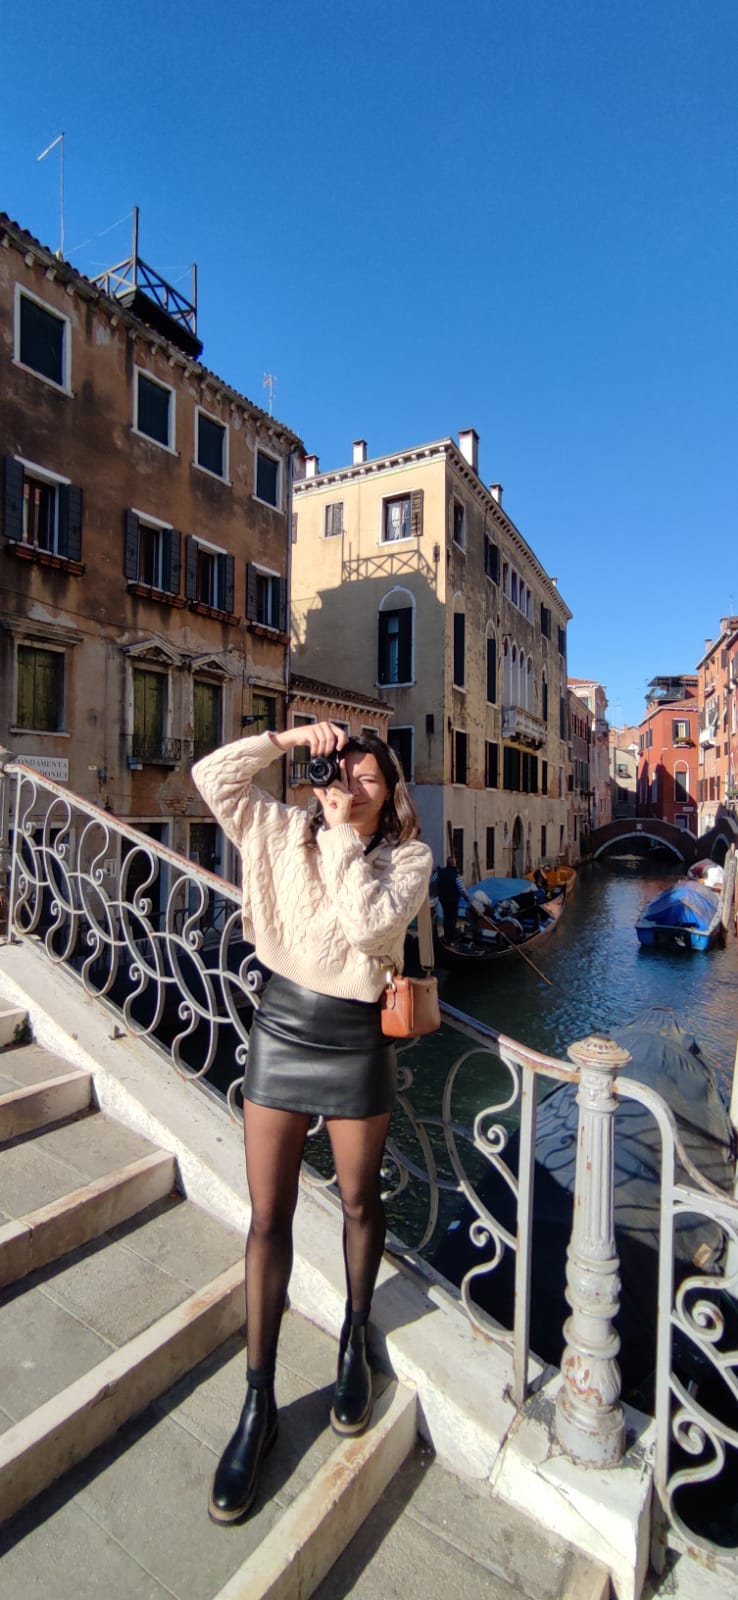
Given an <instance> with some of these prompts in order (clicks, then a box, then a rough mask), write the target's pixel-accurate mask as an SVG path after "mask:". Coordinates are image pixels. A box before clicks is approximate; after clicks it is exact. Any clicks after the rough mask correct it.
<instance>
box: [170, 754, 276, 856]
mask: <svg viewBox="0 0 738 1600" xmlns="http://www.w3.org/2000/svg"><path fill="white" fill-rule="evenodd" d="M279 754H280V749H279V747H278V746H277V745H275V743H274V740H273V738H272V735H271V734H270V733H258V734H255V735H252V736H251V738H249V739H235V740H234V741H233V743H232V744H225V745H223V746H222V748H221V749H220V750H214V751H213V752H212V754H211V755H209V756H203V758H202V760H201V761H196V762H195V765H194V767H193V768H192V781H193V783H194V785H195V787H196V788H197V789H199V791H200V794H201V795H202V797H203V800H204V801H205V804H206V805H208V806H209V807H210V810H211V811H212V813H213V816H214V817H215V819H216V821H217V822H219V823H220V826H221V828H222V829H223V831H224V833H227V835H228V838H229V839H231V840H232V842H233V843H234V844H235V845H237V846H238V847H239V849H240V847H241V845H242V842H243V837H244V834H245V832H246V829H247V827H248V826H249V825H250V822H251V821H252V820H253V811H254V807H255V806H256V805H257V804H259V803H263V804H265V805H270V806H280V802H279V801H278V800H275V799H274V798H273V796H272V795H268V794H265V793H264V791H263V790H261V789H257V788H256V786H255V784H254V782H253V779H254V778H255V776H256V774H257V773H258V772H261V770H262V768H264V767H268V766H270V765H271V763H272V762H273V761H276V760H277V758H278V756H279ZM281 809H282V810H286V809H287V808H286V807H281Z"/></svg>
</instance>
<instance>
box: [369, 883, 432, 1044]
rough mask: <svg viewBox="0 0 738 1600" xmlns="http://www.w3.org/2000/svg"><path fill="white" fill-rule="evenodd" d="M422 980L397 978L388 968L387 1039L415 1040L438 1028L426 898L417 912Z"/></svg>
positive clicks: (384, 1009)
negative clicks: (422, 970) (422, 969)
mask: <svg viewBox="0 0 738 1600" xmlns="http://www.w3.org/2000/svg"><path fill="white" fill-rule="evenodd" d="M418 948H419V952H420V964H421V966H422V967H423V968H424V969H425V971H424V975H423V977H422V978H405V977H400V976H399V975H398V974H397V973H395V972H394V971H393V969H392V968H391V967H390V968H388V971H387V981H386V984H385V989H384V993H383V995H382V1032H383V1033H384V1034H386V1036H387V1038H388V1039H417V1038H421V1037H422V1035H423V1034H425V1033H435V1031H436V1028H440V1026H441V1009H440V1006H439V1004H438V984H437V982H436V980H435V978H434V977H433V973H432V967H433V930H432V927H431V915H430V901H429V900H428V898H427V896H426V899H425V901H424V903H423V905H422V906H421V908H420V910H419V912H418Z"/></svg>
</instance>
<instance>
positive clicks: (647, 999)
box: [443, 860, 738, 1091]
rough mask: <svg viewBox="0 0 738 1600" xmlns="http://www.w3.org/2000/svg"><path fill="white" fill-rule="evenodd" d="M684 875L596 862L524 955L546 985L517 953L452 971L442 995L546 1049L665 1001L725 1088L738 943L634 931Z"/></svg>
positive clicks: (735, 1010)
mask: <svg viewBox="0 0 738 1600" xmlns="http://www.w3.org/2000/svg"><path fill="white" fill-rule="evenodd" d="M678 876H679V874H678V873H677V872H675V871H673V870H672V871H670V870H669V868H668V867H667V866H665V865H664V864H663V863H662V861H661V860H659V865H658V867H657V868H656V869H655V870H654V869H653V868H648V867H646V868H645V870H643V869H638V870H635V871H634V870H629V869H625V868H622V867H620V868H618V867H616V866H614V865H613V866H602V865H599V864H596V865H593V866H591V867H583V868H581V869H580V871H579V872H578V874H577V883H576V887H575V888H574V890H573V891H572V893H571V895H570V897H569V901H568V904H567V905H566V907H565V910H564V914H563V917H562V918H561V921H560V923H559V925H558V927H557V929H556V931H555V932H554V933H553V934H552V935H551V936H550V938H548V939H544V940H542V941H540V942H538V943H537V944H535V945H534V946H533V948H532V949H531V950H530V951H529V952H527V953H529V954H530V956H531V958H532V959H533V960H534V961H535V964H536V966H537V967H539V968H540V971H541V972H542V973H544V974H545V976H546V977H547V978H549V979H550V980H551V983H550V987H549V985H547V984H546V983H544V982H543V980H542V979H541V978H540V977H539V976H538V975H537V974H536V973H535V972H533V971H532V970H531V968H530V967H529V966H528V965H527V964H526V962H525V961H524V960H523V959H522V957H521V956H520V955H516V954H515V953H514V952H513V951H511V952H510V954H509V955H508V956H505V957H504V958H503V959H502V960H500V961H497V962H495V963H494V966H493V967H490V968H488V969H487V970H483V971H481V972H476V973H467V972H464V973H456V972H454V973H449V974H448V976H447V978H446V979H445V982H444V986H443V999H444V1000H447V1001H448V1002H449V1004H451V1005H454V1006H457V1007H458V1008H459V1010H461V1011H466V1012H468V1013H469V1014H470V1015H471V1016H473V1017H476V1018H477V1019H478V1020H479V1021H481V1022H486V1023H489V1024H491V1025H492V1027H495V1028H498V1029H499V1030H500V1032H501V1033H506V1034H509V1035H510V1036H511V1037H512V1038H514V1039H519V1040H520V1041H521V1043H523V1044H527V1045H529V1046H531V1047H532V1048H534V1049H537V1050H543V1051H545V1052H546V1053H547V1054H548V1055H553V1056H562V1057H565V1056H566V1049H567V1046H568V1045H570V1044H572V1043H573V1042H574V1040H576V1039H583V1038H584V1037H585V1035H586V1034H588V1033H592V1032H594V1031H605V1032H607V1031H608V1030H609V1029H611V1028H616V1027H620V1026H622V1025H623V1024H624V1023H626V1022H631V1021H632V1020H633V1018H634V1017H635V1016H637V1014H638V1013H639V1012H640V1011H643V1010H644V1009H645V1008H646V1007H647V1006H669V1007H671V1009H672V1010H673V1011H674V1012H675V1013H676V1016H677V1020H678V1021H679V1022H680V1023H681V1024H682V1026H683V1027H685V1028H687V1029H689V1030H690V1031H691V1032H692V1033H693V1034H694V1036H695V1038H696V1039H697V1042H698V1043H699V1045H700V1047H701V1048H702V1051H703V1053H704V1055H705V1056H706V1058H707V1060H708V1061H709V1062H710V1063H711V1065H712V1066H714V1068H715V1070H716V1071H717V1072H718V1073H719V1075H720V1077H721V1079H722V1081H723V1083H724V1085H725V1086H726V1088H727V1089H728V1091H729V1088H730V1083H731V1079H732V1074H733V1064H734V1059H735V1052H736V1039H737V1037H738V940H736V938H735V937H734V935H733V933H732V931H731V932H729V933H728V936H727V939H726V944H725V947H724V948H722V949H721V948H720V947H718V948H715V949H713V950H710V951H706V952H704V953H697V952H689V951H684V950H669V949H657V950H641V947H640V945H639V943H638V939H637V936H636V931H635V924H636V922H637V920H638V917H639V915H640V913H641V911H642V910H643V908H644V907H645V906H646V905H647V903H648V901H649V900H652V899H654V897H655V896H656V895H657V894H659V893H660V891H661V890H662V889H663V888H665V887H666V886H667V885H668V884H670V883H673V882H674V880H675V878H676V877H678Z"/></svg>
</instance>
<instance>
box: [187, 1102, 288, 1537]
mask: <svg viewBox="0 0 738 1600" xmlns="http://www.w3.org/2000/svg"><path fill="white" fill-rule="evenodd" d="M310 1120H311V1119H310V1117H306V1116H302V1115H301V1114H300V1113H299V1112H292V1111H277V1110H273V1109H271V1108H270V1107H267V1106H258V1105H255V1104H254V1103H253V1101H250V1100H247V1101H244V1118H243V1126H244V1145H245V1149H246V1174H247V1177H248V1185H249V1193H250V1196H251V1226H250V1228H249V1237H248V1241H247V1244H246V1350H247V1362H248V1365H247V1369H246V1371H247V1379H248V1384H247V1389H246V1399H245V1402H244V1406H243V1410H242V1411H241V1415H240V1417H239V1419H238V1423H237V1426H236V1431H235V1433H234V1434H233V1436H232V1438H231V1439H229V1441H228V1444H227V1445H226V1448H225V1450H224V1451H223V1454H222V1456H221V1458H220V1461H219V1462H218V1466H217V1470H216V1473H215V1478H214V1480H213V1487H212V1489H211V1492H210V1504H209V1507H208V1509H209V1512H210V1516H211V1517H212V1519H213V1521H214V1522H238V1521H239V1520H240V1518H241V1517H243V1516H245V1514H246V1512H247V1511H248V1509H249V1507H250V1505H251V1503H252V1501H253V1499H254V1496H255V1494H256V1488H257V1476H258V1471H259V1467H260V1465H261V1461H262V1458H263V1457H264V1456H265V1455H266V1452H267V1450H268V1449H269V1448H270V1446H271V1445H272V1444H273V1443H274V1440H275V1439H276V1436H277V1407H276V1402H275V1399H274V1368H275V1364H276V1359H277V1340H278V1338H279V1326H280V1322H281V1320H282V1312H283V1310H284V1303H285V1298H286V1295H287V1285H288V1283H289V1278H290V1270H291V1267H292V1218H293V1216H294V1211H295V1206H296V1204H297V1189H298V1182H299V1177H300V1162H301V1161H302V1152H303V1148H304V1144H305V1137H306V1134H307V1130H308V1128H309V1126H310Z"/></svg>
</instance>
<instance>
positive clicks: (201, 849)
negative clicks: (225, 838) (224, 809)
mask: <svg viewBox="0 0 738 1600" xmlns="http://www.w3.org/2000/svg"><path fill="white" fill-rule="evenodd" d="M220 839H221V834H220V828H218V827H217V826H216V824H215V823H214V822H191V823H190V834H189V848H188V852H187V853H188V856H189V859H190V861H193V862H194V863H195V866H196V867H203V868H204V870H205V871H206V872H215V871H216V870H217V868H218V867H219V866H220V864H221V857H220Z"/></svg>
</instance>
